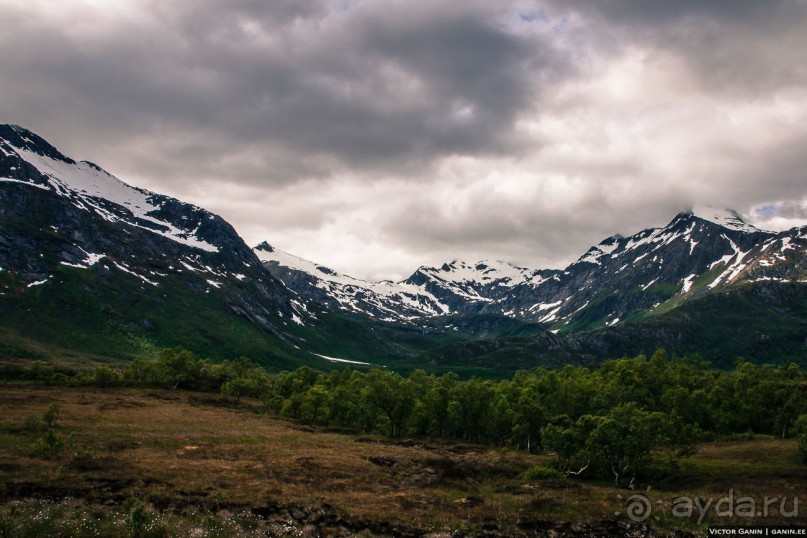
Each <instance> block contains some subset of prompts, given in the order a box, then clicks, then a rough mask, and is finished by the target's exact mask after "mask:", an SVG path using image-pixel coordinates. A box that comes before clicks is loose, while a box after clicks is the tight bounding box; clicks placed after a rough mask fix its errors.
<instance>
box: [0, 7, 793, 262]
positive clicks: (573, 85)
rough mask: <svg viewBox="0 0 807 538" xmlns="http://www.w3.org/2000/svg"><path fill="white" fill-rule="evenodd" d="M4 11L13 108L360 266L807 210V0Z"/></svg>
mask: <svg viewBox="0 0 807 538" xmlns="http://www.w3.org/2000/svg"><path fill="white" fill-rule="evenodd" d="M0 18H2V20H3V21H4V31H3V33H2V34H0V47H2V49H0V50H3V51H4V54H2V55H0V120H2V121H4V122H5V121H8V122H14V123H18V124H21V125H23V126H26V127H28V128H31V129H33V130H34V131H37V132H38V133H39V134H41V135H43V136H44V137H45V138H47V139H49V140H50V141H52V142H53V143H54V144H56V145H57V146H59V147H60V148H61V149H62V150H63V151H64V152H66V153H68V154H70V155H72V156H74V157H76V158H81V159H90V160H93V161H94V162H97V163H99V164H100V165H101V166H104V167H105V168H107V169H109V170H110V171H111V172H113V173H116V174H117V175H119V176H120V177H121V179H123V180H125V181H129V182H133V183H137V184H138V185H141V186H145V187H147V188H151V189H154V190H158V191H162V192H166V193H168V194H171V195H174V196H178V197H180V198H183V199H186V200H189V201H192V202H194V203H197V204H200V205H203V206H205V207H208V208H209V209H211V210H214V211H217V212H219V213H220V214H222V216H224V217H225V218H228V219H229V220H231V221H232V222H233V223H234V224H235V226H236V228H237V229H238V230H239V232H240V233H241V234H242V235H243V236H244V237H245V238H246V239H247V240H248V241H250V242H253V243H255V242H258V241H259V240H264V239H266V240H269V241H270V242H271V243H275V244H278V246H280V247H281V248H284V249H286V250H289V251H291V252H293V253H296V254H300V255H304V256H307V257H310V258H313V259H315V260H316V261H318V262H322V263H326V264H328V265H330V266H333V267H334V268H336V269H342V270H344V271H347V272H353V273H356V274H357V275H358V276H366V277H387V276H389V277H395V276H402V275H405V274H406V273H407V272H408V271H410V270H412V269H414V267H416V266H417V265H419V264H420V263H431V264H437V263H442V261H444V260H445V259H446V258H454V257H465V258H484V257H499V258H501V259H506V260H511V261H514V262H519V263H522V264H532V265H538V266H540V265H552V266H560V265H563V264H564V263H568V262H569V261H571V260H573V259H575V258H576V257H577V256H579V255H580V254H582V252H583V251H585V250H586V249H587V248H588V246H590V245H591V244H593V243H596V242H598V241H599V240H601V239H603V238H604V237H607V236H609V235H612V234H614V233H618V232H619V233H633V232H635V231H638V229H640V228H642V227H645V226H650V225H661V224H664V223H666V222H667V221H668V220H669V219H670V218H672V216H673V215H674V214H675V213H676V212H677V211H680V210H681V209H685V208H686V207H687V206H688V205H692V204H712V205H723V206H731V207H734V208H736V209H738V210H740V211H741V212H744V213H746V214H749V215H751V216H756V217H759V219H760V222H762V223H766V222H767V223H774V222H775V219H776V218H779V219H780V220H779V221H776V222H780V223H790V222H791V221H792V219H794V218H800V217H799V215H801V213H799V212H800V211H802V210H803V208H804V207H806V206H807V205H806V204H807V202H805V200H807V192H806V191H807V189H805V185H806V184H807V181H805V178H804V172H803V171H804V170H805V169H807V167H805V165H806V164H807V162H805V161H804V156H803V155H804V152H803V151H802V149H801V148H803V147H807V131H806V130H805V129H804V128H803V123H804V122H803V118H804V116H805V115H807V90H805V88H807V68H805V67H804V62H803V60H802V58H801V55H802V51H803V50H805V48H807V32H804V31H803V29H804V27H805V23H807V4H805V3H804V2H802V1H798V0H773V1H770V2H758V1H755V0H714V1H709V2H702V1H697V0H684V1H680V2H678V1H676V2H670V1H668V0H602V1H597V2H587V1H579V0H573V1H565V0H563V1H562V0H546V1H543V2H530V1H524V0H507V1H505V2H497V3H492V2H484V1H481V0H479V1H477V0H473V1H469V2H462V3H456V2H449V1H441V0H438V1H435V0H429V1H426V0H408V1H405V2H404V1H400V0H389V1H382V0H332V1H327V0H273V1H271V2H267V1H263V0H231V1H223V0H194V1H190V0H175V1H172V2H159V1H156V0H121V1H120V2H109V3H99V2H93V1H89V0H64V1H61V2H59V3H58V4H57V3H52V2H44V1H38V0H30V1H28V2H16V1H12V0H0ZM774 36H775V37H774ZM759 208H763V209H759ZM788 219H790V220H788ZM334 245H339V246H340V248H334ZM351 253H353V254H351Z"/></svg>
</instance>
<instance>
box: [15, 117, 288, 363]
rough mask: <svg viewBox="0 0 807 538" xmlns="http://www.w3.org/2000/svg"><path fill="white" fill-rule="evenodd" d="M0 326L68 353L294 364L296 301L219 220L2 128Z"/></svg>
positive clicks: (37, 139)
mask: <svg viewBox="0 0 807 538" xmlns="http://www.w3.org/2000/svg"><path fill="white" fill-rule="evenodd" d="M0 305H1V306H2V308H0V324H2V325H3V326H4V327H7V328H9V329H12V330H14V331H16V332H17V333H18V334H20V335H21V336H23V337H27V336H32V337H36V338H39V339H44V340H47V341H50V342H53V343H55V344H58V345H62V346H64V347H67V348H78V349H82V350H86V351H90V352H95V353H106V354H112V355H119V356H133V355H137V354H140V353H145V352H148V351H149V350H151V349H153V348H155V347H159V346H166V345H185V346H187V347H191V348H193V350H194V351H198V352H200V353H203V354H205V355H213V356H224V355H226V354H228V353H239V354H247V352H249V353H250V354H251V355H252V356H253V358H255V359H260V360H263V361H264V362H266V363H267V364H272V363H276V364H277V365H278V366H291V365H294V364H297V363H299V359H300V356H301V354H300V353H299V352H297V351H296V350H295V349H294V347H293V344H292V343H290V342H288V340H289V335H288V334H287V333H286V331H285V326H286V325H288V321H289V320H291V319H292V318H293V317H294V316H296V315H297V310H298V309H299V307H298V306H297V305H295V304H294V303H293V298H292V297H291V295H290V294H289V293H288V291H287V290H286V289H285V288H284V287H283V286H282V285H280V284H279V283H278V282H277V281H276V280H274V279H273V278H272V277H271V276H270V275H269V274H268V273H267V272H266V270H265V269H264V268H263V266H262V265H261V263H260V261H259V260H258V259H257V257H256V256H255V254H254V253H253V252H252V250H251V249H250V248H249V247H247V246H246V245H245V244H244V243H243V241H242V240H241V239H240V237H238V235H237V234H236V232H235V230H234V229H233V228H232V226H230V225H229V224H228V223H227V222H225V221H224V220H223V219H221V218H220V217H218V216H216V215H214V214H212V213H209V212H208V211H206V210H204V209H201V208H199V207H196V206H193V205H190V204H186V203H183V202H180V201H179V200H176V199H173V198H170V197H167V196H163V195H159V194H155V193H152V192H149V191H145V190H142V189H137V188H134V187H130V186H129V185H126V184H125V183H123V182H121V181H120V180H118V179H117V178H115V177H114V176H112V175H110V174H108V173H107V172H105V171H104V170H102V169H101V168H99V167H98V166H96V165H94V164H91V163H88V162H76V161H74V160H72V159H70V158H68V157H66V156H64V155H62V154H61V153H60V152H59V151H58V150H57V149H56V148H54V147H53V146H51V145H50V144H48V143H47V142H46V141H45V140H43V139H42V138H40V137H38V136H37V135H35V134H33V133H31V132H30V131H27V130H25V129H23V128H21V127H17V126H8V125H4V126H0Z"/></svg>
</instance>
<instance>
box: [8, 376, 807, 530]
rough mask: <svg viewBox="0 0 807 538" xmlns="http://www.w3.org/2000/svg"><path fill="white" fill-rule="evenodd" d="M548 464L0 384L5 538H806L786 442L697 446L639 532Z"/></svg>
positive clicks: (599, 495) (625, 495) (202, 402)
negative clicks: (750, 531)
mask: <svg viewBox="0 0 807 538" xmlns="http://www.w3.org/2000/svg"><path fill="white" fill-rule="evenodd" d="M52 402H59V403H60V404H61V410H60V415H59V418H58V421H57V422H56V425H55V427H54V428H53V429H52V434H48V430H47V428H46V426H45V424H44V422H42V420H41V419H40V418H39V417H41V416H42V414H43V413H44V412H45V410H46V409H47V408H48V406H49V405H50V404H51V403H52ZM53 434H55V435H53ZM49 435H50V438H48V436H49ZM551 464H552V458H550V457H547V456H539V455H531V454H526V453H524V452H520V451H516V450H511V449H494V448H490V447H481V446H474V445H467V444H462V443H452V442H446V441H441V440H432V439H415V440H394V441H393V440H388V439H385V438H383V437H379V436H369V435H361V434H357V433H355V432H335V431H329V430H326V429H320V428H312V427H308V426H305V425H302V424H297V423H295V422H293V421H290V420H287V419H284V418H278V417H274V416H271V415H265V414H260V413H257V412H256V411H255V410H254V409H253V408H252V406H251V405H250V402H245V403H244V402H242V403H241V404H239V405H238V406H234V405H233V404H230V403H227V402H225V401H223V400H221V399H220V398H219V397H218V396H216V395H211V394H201V393H191V392H181V391H168V390H152V389H96V388H65V387H48V386H39V385H30V384H23V383H10V384H2V385H0V537H3V538H4V537H6V536H44V535H49V536H253V535H254V536H435V537H437V536H672V535H677V536H684V535H703V534H705V532H706V529H707V526H708V525H709V524H721V525H726V524H735V525H769V524H786V525H802V526H803V525H807V488H805V485H807V467H805V466H804V465H800V464H799V463H798V459H797V456H796V447H795V444H794V443H793V442H792V441H789V440H762V441H746V442H738V443H719V444H706V445H702V446H701V447H700V450H699V452H698V454H697V455H696V456H694V457H693V458H691V459H690V460H689V461H687V462H685V464H684V465H683V466H682V468H681V470H680V472H679V473H678V474H677V475H675V476H672V477H669V478H667V479H665V480H662V481H660V482H659V483H655V484H652V489H651V490H649V491H648V490H646V487H647V484H640V485H639V486H640V489H641V494H642V495H644V496H645V497H646V498H647V500H648V501H649V502H650V505H651V506H652V513H651V514H650V515H649V517H648V518H647V519H646V520H645V521H643V522H634V521H631V519H629V518H628V513H629V512H630V508H631V504H632V503H634V502H635V501H637V499H635V498H634V499H631V496H632V495H634V494H636V493H637V492H636V491H630V490H623V489H617V488H615V487H613V486H612V485H610V484H608V483H605V482H597V481H590V480H581V479H557V478H554V479H547V480H527V479H525V478H524V477H523V475H524V472H525V471H526V470H527V469H528V468H529V467H530V466H532V465H546V466H551ZM730 494H731V496H732V499H733V500H732V499H728V500H725V502H724V503H723V505H722V506H719V507H718V508H722V509H723V510H724V511H725V510H727V509H731V510H729V511H733V510H734V509H735V507H736V505H737V500H738V499H740V498H742V497H751V498H753V499H754V501H755V503H756V507H755V509H754V515H753V517H743V516H749V512H748V511H746V512H742V513H741V514H739V515H738V514H736V513H733V515H731V516H729V515H726V514H723V515H721V514H716V513H715V509H714V506H713V504H714V503H715V502H717V500H719V499H721V498H727V497H728V496H729V495H730ZM682 496H689V497H692V498H695V497H697V498H698V499H699V500H701V501H702V502H703V503H705V502H707V501H708V499H709V498H712V500H713V504H712V506H710V508H709V509H708V510H706V511H705V512H706V515H705V516H704V517H703V518H701V521H700V523H699V522H698V519H699V513H698V511H697V509H696V510H695V511H694V513H693V515H692V517H690V518H683V517H679V515H675V514H673V513H672V512H673V508H674V501H675V499H677V498H680V497H682ZM773 497H776V498H778V500H777V501H776V502H770V504H769V506H768V507H767V510H763V508H764V506H763V503H764V499H766V498H768V499H770V498H773ZM782 498H784V499H785V504H784V506H782V504H781V502H780V501H781V499H782ZM796 498H798V499H799V501H798V502H799V503H801V504H799V505H798V506H797V508H798V510H797V513H796V514H793V515H791V512H793V509H794V502H796V501H794V499H796ZM638 500H639V501H643V499H638ZM729 501H731V503H732V504H731V505H730V504H729ZM802 504H803V506H802ZM678 506H679V508H680V505H678ZM745 508H747V503H746V505H745ZM781 508H784V512H783V513H780V512H781V510H780V509H781Z"/></svg>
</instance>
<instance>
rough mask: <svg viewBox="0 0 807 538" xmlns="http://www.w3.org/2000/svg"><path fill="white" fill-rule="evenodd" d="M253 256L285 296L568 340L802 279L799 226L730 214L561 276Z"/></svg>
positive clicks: (704, 215)
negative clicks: (522, 327)
mask: <svg viewBox="0 0 807 538" xmlns="http://www.w3.org/2000/svg"><path fill="white" fill-rule="evenodd" d="M256 252H257V253H258V255H259V257H260V258H261V259H262V260H263V261H264V264H265V265H266V266H267V268H268V269H269V270H270V272H272V274H273V275H274V276H275V277H277V278H278V279H279V280H281V281H282V282H283V283H284V284H285V285H286V286H287V287H288V288H289V289H291V290H293V291H294V292H295V293H298V294H300V295H301V296H303V297H305V298H307V299H309V300H312V301H315V302H318V303H321V304H324V305H326V306H328V307H331V308H336V309H341V310H346V311H350V312H354V313H357V314H363V315H367V316H370V317H374V318H379V319H385V320H397V321H402V322H410V323H411V322H416V321H417V320H418V319H424V318H428V317H433V316H440V315H467V314H478V313H483V314H499V315H504V316H508V317H512V318H515V319H520V320H523V321H526V322H532V323H541V324H544V325H545V326H547V327H552V328H553V330H559V331H562V332H570V331H577V330H583V329H590V328H596V327H602V326H610V325H615V324H617V323H619V322H620V321H624V320H629V319H638V318H641V317H647V316H652V315H656V314H660V313H663V312H666V311H669V310H670V309H672V308H675V307H677V306H679V305H681V304H684V303H686V302H688V301H691V300H695V299H699V298H701V297H704V296H706V295H708V294H710V293H715V292H718V291H721V290H723V289H726V288H729V287H731V286H735V285H740V284H742V283H748V282H759V281H768V282H784V281H791V280H796V281H799V280H804V279H805V277H804V273H805V271H807V260H806V258H805V252H807V227H804V228H801V229H798V228H794V229H792V230H788V231H785V232H780V233H772V232H767V231H763V230H759V229H757V228H754V227H753V226H751V225H749V224H747V223H745V222H744V221H743V220H742V219H741V218H740V217H739V215H737V214H736V213H734V212H730V211H722V210H714V209H710V208H697V209H695V210H693V211H688V212H684V213H680V214H679V215H677V216H676V217H675V218H674V219H673V220H672V221H671V222H670V223H669V224H668V225H667V226H665V227H663V228H654V229H647V230H643V231H641V232H639V233H637V234H635V235H633V236H631V237H627V238H626V237H622V236H618V235H617V236H613V237H609V238H607V239H605V240H604V241H602V242H601V243H599V244H598V245H596V246H593V247H591V248H590V249H589V250H588V251H587V252H586V253H585V254H583V255H582V256H581V257H580V258H579V259H578V260H577V261H576V262H574V263H573V264H571V265H570V266H568V267H567V268H566V269H565V270H562V271H560V270H536V269H526V268H520V267H516V266H513V265H510V264H507V263H504V262H487V261H482V262H478V263H475V264H468V263H465V262H461V261H453V262H451V263H446V264H444V265H443V266H441V267H439V268H434V267H421V268H419V269H418V270H417V271H416V272H415V273H414V274H413V275H412V276H410V277H409V278H408V279H406V280H404V281H402V282H398V283H393V282H381V283H368V282H364V281H361V280H358V279H354V278H352V277H348V276H345V275H341V274H337V273H335V272H333V271H331V270H330V269H327V268H324V267H322V266H319V265H317V264H314V263H311V262H307V261H305V260H300V259H299V258H295V257H294V256H291V255H289V254H286V253H283V252H280V251H277V250H275V249H272V247H270V246H269V245H268V244H266V243H264V244H262V245H259V246H258V247H257V248H256Z"/></svg>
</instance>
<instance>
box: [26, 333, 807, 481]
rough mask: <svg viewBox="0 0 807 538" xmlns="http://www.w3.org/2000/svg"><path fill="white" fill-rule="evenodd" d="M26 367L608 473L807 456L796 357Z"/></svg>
mask: <svg viewBox="0 0 807 538" xmlns="http://www.w3.org/2000/svg"><path fill="white" fill-rule="evenodd" d="M24 375H25V376H26V377H29V378H31V379H37V380H40V381H45V382H49V383H60V384H75V385H95V386H101V387H114V386H139V387H164V388H170V389H188V390H199V391H207V392H218V393H220V394H221V395H222V396H223V397H224V398H226V399H228V400H231V401H238V400H241V399H242V398H250V399H254V400H258V401H260V402H261V404H260V405H261V408H262V409H263V410H264V411H266V412H270V413H274V414H277V415H281V416H285V417H290V418H293V419H296V420H299V421H303V422H306V423H310V424H315V425H324V426H333V427H340V428H346V429H351V430H354V431H360V432H366V433H380V434H383V435H387V436H389V437H404V436H424V437H427V436H435V437H447V438H452V439H459V440H464V441H467V442H472V443H481V444H488V445H495V446H511V447H516V448H519V449H522V450H527V451H530V452H539V451H543V452H546V453H550V454H554V455H555V456H556V459H557V467H558V469H559V470H560V471H561V472H563V473H564V474H566V475H576V474H580V475H601V476H611V477H613V479H614V481H615V482H617V483H622V482H629V481H630V480H633V478H634V477H635V476H637V474H638V475H639V476H641V475H642V474H643V473H645V474H646V473H649V472H668V471H670V470H674V469H675V468H676V466H677V465H678V463H679V462H680V461H681V459H682V458H684V457H686V456H688V455H690V454H692V453H693V452H694V449H695V446H696V444H697V443H698V442H701V441H705V440H714V439H719V438H726V437H733V438H744V437H747V436H755V435H768V436H776V437H796V438H797V439H799V441H800V447H801V450H802V454H803V456H804V457H805V460H806V461H807V372H805V371H804V370H803V369H801V368H800V367H799V366H797V365H795V364H791V365H786V366H772V365H763V366H758V365H755V364H753V363H750V362H745V361H739V362H738V364H737V365H736V367H735V368H734V369H732V370H717V369H712V368H710V366H709V363H707V362H706V361H704V360H703V359H701V358H699V357H698V356H688V357H678V356H672V355H670V354H669V353H668V352H666V351H665V350H658V351H656V352H655V353H654V354H653V355H652V356H651V357H649V358H648V357H646V356H644V355H640V356H638V357H633V358H628V357H625V358H621V359H616V360H609V361H605V362H603V363H602V364H601V365H599V366H597V367H582V366H567V367H565V368H561V369H550V368H538V369H535V370H532V371H523V372H518V373H516V374H515V375H514V376H513V377H512V378H511V379H506V380H502V381H492V380H488V379H481V378H472V379H467V380H463V379H460V377H459V376H457V375H456V374H453V373H447V374H443V375H434V374H429V373H427V372H425V371H423V370H416V371H414V372H413V373H411V374H410V375H408V376H406V377H404V376H401V375H398V374H396V373H394V372H391V371H388V370H385V369H379V368H376V369H371V370H369V371H358V370H352V369H345V370H341V371H334V372H330V373H324V372H320V371H317V370H314V369H312V368H309V367H301V368H299V369H297V370H295V371H291V372H282V373H278V374H269V373H268V372H266V371H265V370H264V369H263V368H261V367H260V366H258V365H257V364H255V363H253V362H251V361H250V360H248V359H246V358H243V357H242V358H239V359H236V360H232V361H224V362H213V361H210V360H207V359H199V358H197V357H195V356H194V355H193V354H192V353H191V352H190V351H187V350H185V349H182V348H175V349H166V350H163V351H162V352H160V354H159V356H158V357H157V358H155V359H136V360H134V361H132V362H131V363H129V364H127V365H126V366H125V367H123V368H120V369H116V368H112V367H110V366H105V365H103V366H99V367H97V368H95V369H94V370H91V371H84V372H68V371H58V370H56V369H55V368H54V367H53V366H51V365H50V364H48V363H44V362H34V363H32V364H31V365H29V366H28V367H27V368H26V370H25V373H24ZM664 470H666V471H664Z"/></svg>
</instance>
